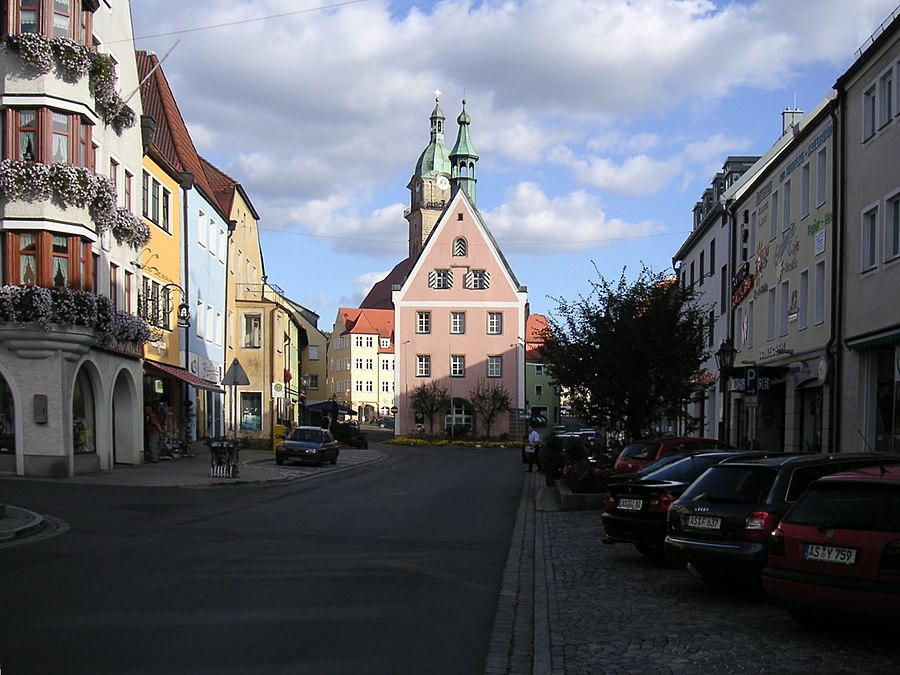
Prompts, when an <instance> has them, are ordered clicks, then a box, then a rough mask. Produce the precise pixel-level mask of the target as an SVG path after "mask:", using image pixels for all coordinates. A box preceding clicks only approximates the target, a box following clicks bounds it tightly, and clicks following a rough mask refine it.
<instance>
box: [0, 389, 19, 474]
mask: <svg viewBox="0 0 900 675" xmlns="http://www.w3.org/2000/svg"><path fill="white" fill-rule="evenodd" d="M15 470H16V406H15V402H14V401H13V396H12V391H11V390H10V388H9V385H8V384H7V382H6V378H5V377H3V375H2V374H0V471H8V472H10V473H11V472H14V471H15Z"/></svg>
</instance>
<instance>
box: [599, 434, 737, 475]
mask: <svg viewBox="0 0 900 675" xmlns="http://www.w3.org/2000/svg"><path fill="white" fill-rule="evenodd" d="M701 450H703V451H707V452H708V451H711V450H734V446H731V445H729V444H728V443H724V442H722V441H717V440H716V439H715V438H694V437H686V438H682V437H677V436H664V437H661V438H645V439H643V440H640V441H634V442H633V443H629V444H628V445H626V446H625V447H624V448H622V452H620V453H619V457H618V459H616V463H615V465H614V466H613V473H614V474H615V473H633V472H635V471H637V470H639V469H643V468H644V467H645V466H647V465H648V464H650V463H651V462H655V461H656V460H657V459H659V458H660V457H665V456H666V455H669V454H671V453H673V452H700V451H701Z"/></svg>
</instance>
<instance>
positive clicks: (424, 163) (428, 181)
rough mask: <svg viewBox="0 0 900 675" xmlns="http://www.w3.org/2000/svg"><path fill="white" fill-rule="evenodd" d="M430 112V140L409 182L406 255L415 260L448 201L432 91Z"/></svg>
mask: <svg viewBox="0 0 900 675" xmlns="http://www.w3.org/2000/svg"><path fill="white" fill-rule="evenodd" d="M434 95H435V98H434V100H435V103H434V110H433V111H432V113H431V140H430V141H429V143H428V147H426V148H425V150H424V151H423V152H422V154H421V155H420V156H419V161H418V162H416V170H415V173H414V174H413V176H412V178H411V179H410V180H409V184H408V185H407V186H406V187H407V188H409V192H410V198H409V208H408V209H407V210H406V213H405V214H404V215H405V217H406V220H407V222H408V223H409V257H410V258H411V259H415V257H416V256H417V255H418V254H419V251H421V250H422V246H424V244H425V240H426V239H428V235H429V234H431V230H432V229H433V228H434V224H435V223H436V222H437V219H438V217H439V216H440V215H441V211H443V209H444V206H445V205H446V204H447V202H448V201H450V171H451V166H450V155H449V153H448V151H447V146H446V145H445V144H444V122H445V119H446V118H445V117H444V113H443V111H442V110H441V92H440V91H436V92H435V93H434Z"/></svg>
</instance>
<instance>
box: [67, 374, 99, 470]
mask: <svg viewBox="0 0 900 675" xmlns="http://www.w3.org/2000/svg"><path fill="white" fill-rule="evenodd" d="M95 374H96V368H95V367H94V366H93V364H90V362H88V361H85V362H83V363H82V364H81V366H80V367H79V368H78V370H77V371H76V372H75V377H74V378H73V383H72V397H71V399H70V400H71V415H72V417H71V419H72V422H71V424H72V435H71V442H70V446H69V449H68V451H69V452H70V453H71V454H72V456H73V460H74V469H75V473H76V474H77V473H93V472H94V471H99V470H100V468H101V465H102V462H101V458H100V453H99V447H100V438H99V434H100V432H101V430H102V428H103V427H102V426H101V425H100V424H99V423H100V422H101V421H102V420H101V418H102V417H103V415H101V411H102V410H103V407H102V392H101V391H100V387H98V386H97V384H98V382H99V379H98V378H97V377H94V375H95Z"/></svg>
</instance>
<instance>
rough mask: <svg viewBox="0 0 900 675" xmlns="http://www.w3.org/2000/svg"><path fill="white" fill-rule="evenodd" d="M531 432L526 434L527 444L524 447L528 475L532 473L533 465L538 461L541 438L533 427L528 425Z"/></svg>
mask: <svg viewBox="0 0 900 675" xmlns="http://www.w3.org/2000/svg"><path fill="white" fill-rule="evenodd" d="M528 428H529V429H531V431H530V432H529V434H528V443H527V444H526V446H525V461H526V462H528V473H531V472H532V471H534V465H535V463H536V462H537V461H538V457H537V455H538V452H540V450H541V436H540V434H539V433H538V432H537V429H535V428H534V426H533V425H531V424H529V425H528Z"/></svg>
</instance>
